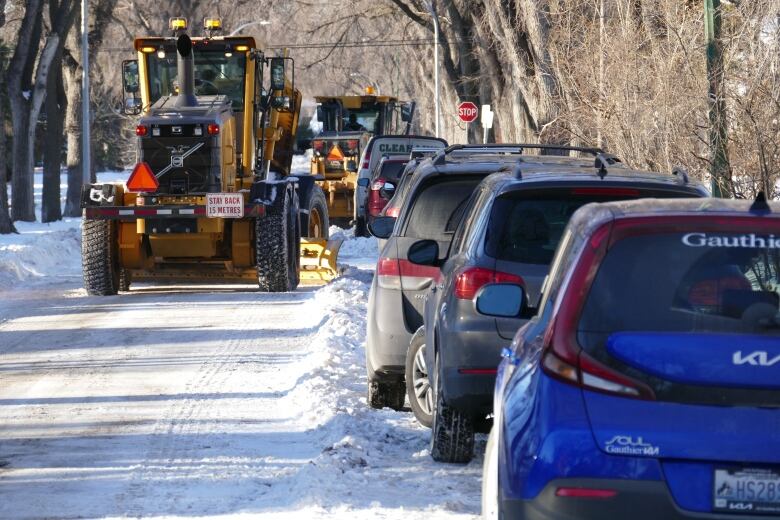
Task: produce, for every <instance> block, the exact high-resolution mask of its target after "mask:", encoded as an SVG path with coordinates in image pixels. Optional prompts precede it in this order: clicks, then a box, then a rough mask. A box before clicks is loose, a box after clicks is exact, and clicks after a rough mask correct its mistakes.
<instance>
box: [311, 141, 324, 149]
mask: <svg viewBox="0 0 780 520" xmlns="http://www.w3.org/2000/svg"><path fill="white" fill-rule="evenodd" d="M311 147H312V148H314V151H315V152H321V151H322V150H323V149H324V148H325V141H320V140H315V141H312V142H311Z"/></svg>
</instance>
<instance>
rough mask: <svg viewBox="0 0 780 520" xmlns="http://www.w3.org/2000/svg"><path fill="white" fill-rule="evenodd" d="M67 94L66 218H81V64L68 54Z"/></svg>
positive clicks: (66, 62)
mask: <svg viewBox="0 0 780 520" xmlns="http://www.w3.org/2000/svg"><path fill="white" fill-rule="evenodd" d="M63 74H64V76H65V92H66V94H67V97H68V102H67V104H66V106H65V132H66V134H67V141H68V142H67V147H68V152H67V157H66V159H65V165H66V167H67V169H68V190H67V195H66V197H65V216H66V217H80V216H81V186H82V184H84V181H83V175H82V171H81V135H82V133H81V84H82V82H81V64H80V63H79V62H77V61H76V60H75V59H74V58H73V54H72V53H67V56H66V58H65V67H64V70H63Z"/></svg>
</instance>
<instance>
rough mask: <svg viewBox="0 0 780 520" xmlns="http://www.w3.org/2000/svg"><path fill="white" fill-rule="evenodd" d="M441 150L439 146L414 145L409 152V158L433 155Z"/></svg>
mask: <svg viewBox="0 0 780 520" xmlns="http://www.w3.org/2000/svg"><path fill="white" fill-rule="evenodd" d="M440 151H441V147H433V146H414V147H412V150H411V151H410V152H409V159H410V160H411V159H417V158H420V157H433V156H434V155H436V154H437V153H439V152H440Z"/></svg>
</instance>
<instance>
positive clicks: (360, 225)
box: [355, 217, 370, 237]
mask: <svg viewBox="0 0 780 520" xmlns="http://www.w3.org/2000/svg"><path fill="white" fill-rule="evenodd" d="M355 236H356V237H368V236H370V235H369V233H368V225H367V224H366V218H365V217H358V218H357V219H355Z"/></svg>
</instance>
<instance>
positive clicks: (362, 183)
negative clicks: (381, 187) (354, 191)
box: [357, 177, 371, 188]
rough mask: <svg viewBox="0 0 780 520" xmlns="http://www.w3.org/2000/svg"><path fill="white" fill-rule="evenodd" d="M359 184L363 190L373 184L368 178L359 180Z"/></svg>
mask: <svg viewBox="0 0 780 520" xmlns="http://www.w3.org/2000/svg"><path fill="white" fill-rule="evenodd" d="M357 184H358V186H360V187H361V188H368V185H369V184H371V181H370V180H368V177H362V178H360V179H358V183H357Z"/></svg>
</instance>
